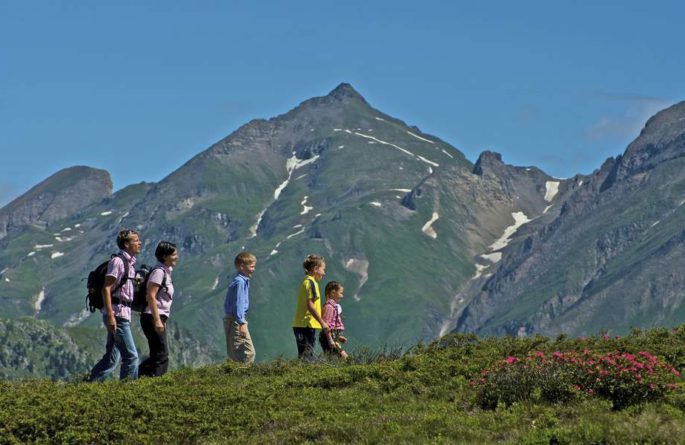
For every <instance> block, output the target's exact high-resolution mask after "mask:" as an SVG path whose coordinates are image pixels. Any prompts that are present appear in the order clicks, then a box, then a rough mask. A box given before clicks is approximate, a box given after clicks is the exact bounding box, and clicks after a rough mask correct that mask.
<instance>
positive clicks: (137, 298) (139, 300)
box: [131, 264, 167, 312]
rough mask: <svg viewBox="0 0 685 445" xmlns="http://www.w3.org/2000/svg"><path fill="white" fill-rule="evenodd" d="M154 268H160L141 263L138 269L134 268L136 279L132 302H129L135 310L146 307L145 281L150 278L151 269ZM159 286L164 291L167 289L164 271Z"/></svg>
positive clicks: (141, 310) (142, 309)
mask: <svg viewBox="0 0 685 445" xmlns="http://www.w3.org/2000/svg"><path fill="white" fill-rule="evenodd" d="M156 269H161V267H153V268H152V269H150V268H149V266H147V265H145V264H143V265H142V266H141V267H140V269H138V270H136V281H135V283H134V288H135V290H134V292H133V302H132V303H131V309H133V310H134V311H136V312H144V311H145V309H146V308H147V282H148V281H149V280H150V275H152V271H154V270H156ZM160 288H164V291H165V292H166V291H167V287H166V272H164V276H163V278H162V284H161V285H160Z"/></svg>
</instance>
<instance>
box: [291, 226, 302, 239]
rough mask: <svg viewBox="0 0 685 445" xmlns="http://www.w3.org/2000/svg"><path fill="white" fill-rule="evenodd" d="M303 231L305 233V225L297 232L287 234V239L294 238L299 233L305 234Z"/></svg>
mask: <svg viewBox="0 0 685 445" xmlns="http://www.w3.org/2000/svg"><path fill="white" fill-rule="evenodd" d="M303 233H304V227H302V228H301V229H300V230H298V231H297V232H295V233H291V234H290V235H288V236H287V239H290V238H293V237H295V236H297V235H301V234H303Z"/></svg>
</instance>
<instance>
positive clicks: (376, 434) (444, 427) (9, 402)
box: [0, 327, 685, 444]
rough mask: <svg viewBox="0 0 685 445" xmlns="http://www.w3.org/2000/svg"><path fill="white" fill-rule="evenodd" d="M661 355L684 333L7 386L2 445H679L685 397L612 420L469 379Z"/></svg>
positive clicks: (603, 408) (681, 345)
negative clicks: (597, 358) (507, 362)
mask: <svg viewBox="0 0 685 445" xmlns="http://www.w3.org/2000/svg"><path fill="white" fill-rule="evenodd" d="M586 347H587V348H591V349H592V350H594V351H613V350H618V351H629V352H630V351H632V352H638V351H641V350H649V351H651V352H653V353H655V354H657V355H658V356H659V357H660V359H662V360H665V361H668V362H670V363H671V364H673V365H674V366H676V367H678V368H679V369H682V368H683V367H684V366H685V327H680V328H678V329H676V330H666V329H658V330H652V331H634V332H633V333H632V334H631V335H629V336H628V337H625V338H620V339H607V338H603V337H602V336H596V337H591V338H588V339H583V340H580V339H568V338H565V337H559V338H557V339H556V340H552V339H549V338H544V337H535V338H531V339H515V338H499V339H497V338H485V339H478V338H477V337H475V336H474V335H453V336H448V337H444V338H443V339H441V340H440V341H437V342H434V343H432V344H430V345H427V346H418V347H416V348H414V349H413V350H412V351H410V352H409V353H407V354H404V355H398V354H397V353H395V352H392V351H391V352H388V353H382V352H376V353H374V352H370V351H368V350H366V351H357V353H356V354H353V360H351V361H350V362H346V363H342V362H337V361H323V362H320V363H316V364H301V363H298V362H296V361H290V360H275V361H272V362H270V363H266V364H258V365H255V366H252V367H241V366H237V365H235V364H230V363H229V364H224V365H215V366H210V367H205V368H200V369H196V370H190V369H183V370H178V371H175V372H172V373H169V374H167V375H166V376H164V377H162V378H157V379H141V380H138V381H136V382H118V381H110V382H107V383H104V384H85V383H63V382H62V383H52V382H49V381H45V380H27V381H23V382H4V383H0V386H1V388H0V406H2V407H3V409H2V410H1V411H0V438H1V439H0V442H1V443H8V444H11V443H70V444H71V443H74V444H78V443H143V444H145V443H208V444H213V443H227V442H229V441H230V442H234V441H235V442H244V443H525V444H538V443H539V444H542V443H560V444H564V443H567V444H572V443H606V444H614V443H615V444H620V443H678V442H679V441H680V440H681V439H682V437H683V434H685V387H683V383H682V382H681V383H679V386H678V388H676V389H675V390H674V391H672V392H671V393H670V394H669V395H668V396H667V398H666V399H665V400H662V401H660V402H658V403H649V404H640V405H637V406H633V407H630V408H628V409H624V410H619V411H617V410H612V407H611V404H610V403H608V402H607V401H605V400H601V399H598V398H593V397H588V398H584V399H581V400H577V401H574V402H571V403H568V404H565V405H558V404H550V403H543V402H533V401H529V402H526V403H514V404H513V405H511V406H509V407H505V406H503V405H500V406H498V407H497V408H496V409H494V410H483V409H480V408H478V405H477V403H476V394H475V391H474V389H473V388H472V387H471V386H470V385H469V380H470V379H472V378H474V376H477V375H479V373H480V371H481V370H482V369H484V368H486V367H488V366H490V365H492V364H494V363H497V362H499V361H501V360H502V359H504V358H505V357H507V356H509V355H522V354H527V353H529V352H531V351H537V350H541V351H547V352H551V351H555V350H564V351H572V350H582V349H583V348H586Z"/></svg>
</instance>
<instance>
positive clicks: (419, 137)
mask: <svg viewBox="0 0 685 445" xmlns="http://www.w3.org/2000/svg"><path fill="white" fill-rule="evenodd" d="M407 134H409V135H411V136H414V137H415V138H416V139H419V140H421V141H424V142H428V143H429V144H435V142H433V141H431V140H429V139H426V138H422V137H421V136H419V135H418V134H414V133H412V132H411V131H407Z"/></svg>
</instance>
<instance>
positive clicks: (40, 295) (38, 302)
mask: <svg viewBox="0 0 685 445" xmlns="http://www.w3.org/2000/svg"><path fill="white" fill-rule="evenodd" d="M44 301H45V287H43V289H41V291H40V292H39V293H38V295H36V301H35V302H34V303H33V309H34V314H33V316H34V317H37V316H38V314H39V313H40V310H41V309H42V308H43V302H44Z"/></svg>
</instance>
